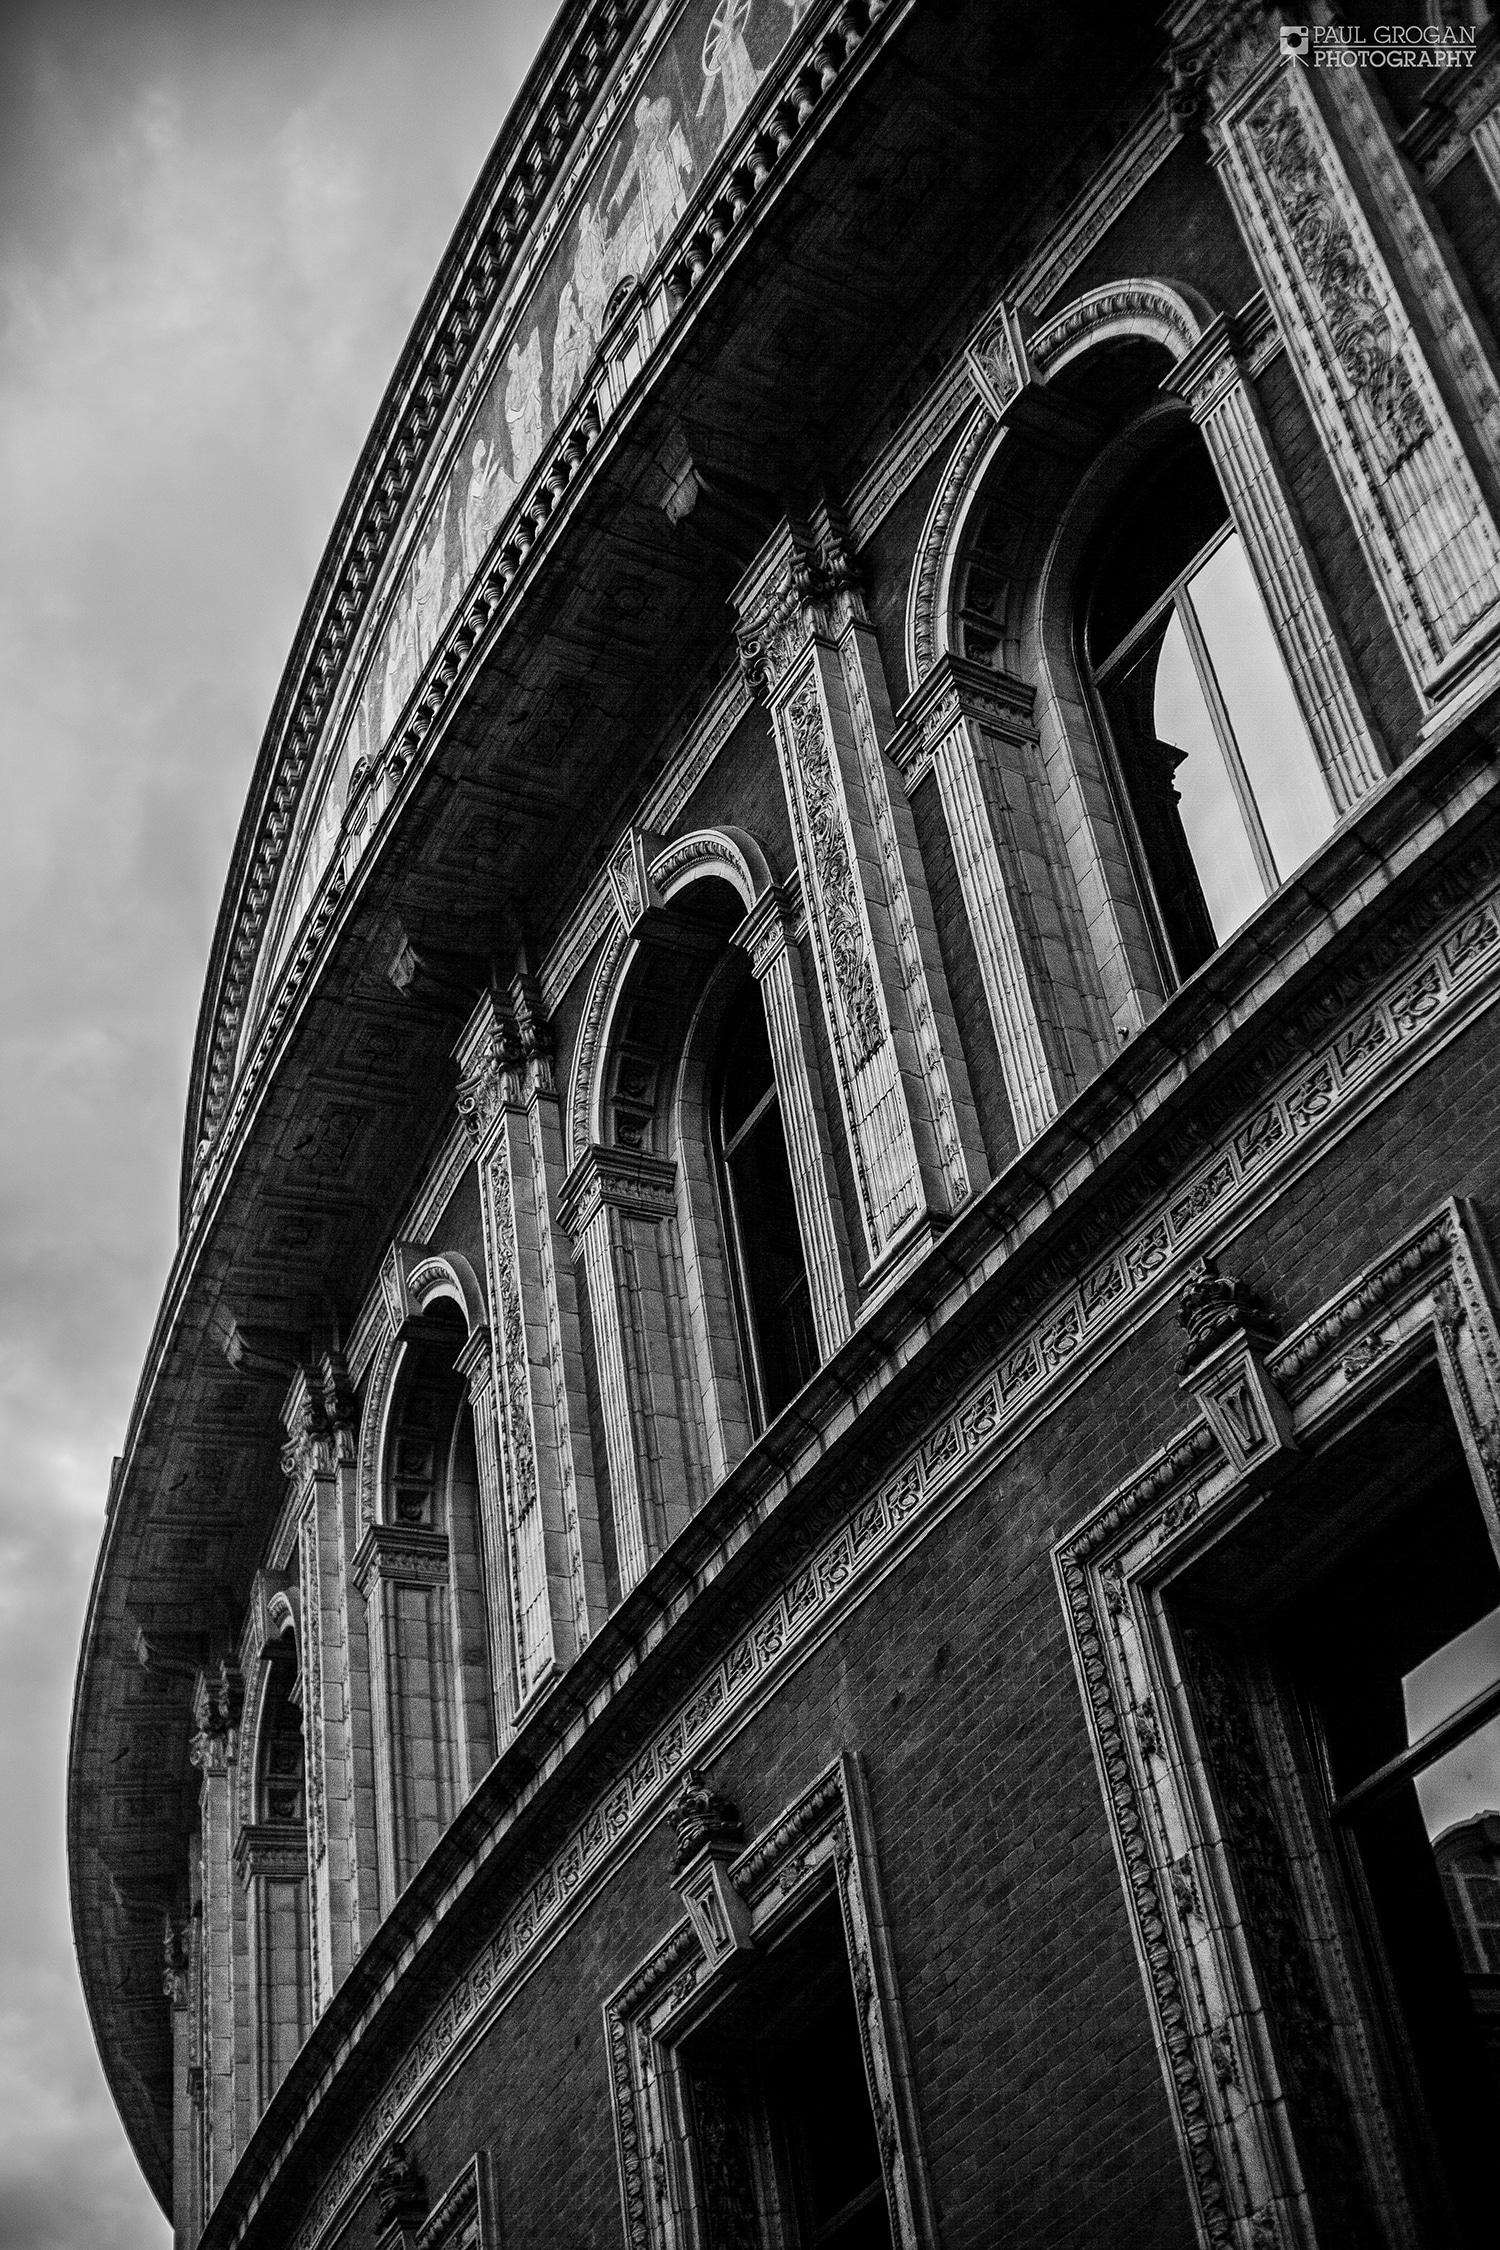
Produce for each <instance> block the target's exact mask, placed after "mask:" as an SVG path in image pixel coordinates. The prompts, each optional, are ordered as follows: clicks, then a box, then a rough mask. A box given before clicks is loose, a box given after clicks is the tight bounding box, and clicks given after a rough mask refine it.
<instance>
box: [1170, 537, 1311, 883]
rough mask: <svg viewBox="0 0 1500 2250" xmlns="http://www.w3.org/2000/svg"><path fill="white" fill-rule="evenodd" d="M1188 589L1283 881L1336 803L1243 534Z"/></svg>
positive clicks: (1217, 553)
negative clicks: (1248, 558) (1320, 766)
mask: <svg viewBox="0 0 1500 2250" xmlns="http://www.w3.org/2000/svg"><path fill="white" fill-rule="evenodd" d="M1188 592H1189V594H1190V596H1191V599H1192V603H1193V607H1194V609H1195V610H1196V611H1197V613H1198V622H1199V624H1200V625H1201V627H1202V629H1203V638H1204V640H1205V641H1206V642H1207V643H1208V650H1209V654H1210V656H1211V657H1212V658H1213V665H1214V671H1215V673H1216V675H1217V677H1218V682H1219V692H1220V694H1221V695H1222V696H1223V698H1224V702H1225V706H1226V708H1227V709H1228V712H1229V720H1230V724H1231V725H1232V727H1233V728H1234V736H1235V741H1236V743H1237V744H1238V746H1239V753H1240V756H1241V758H1242V759H1243V760H1244V764H1245V771H1246V773H1247V775H1248V776H1249V780H1250V788H1251V791H1252V793H1253V795H1254V798H1255V802H1256V806H1257V809H1258V810H1259V813H1260V817H1261V820H1262V822H1263V823H1264V826H1265V830H1266V835H1267V837H1268V838H1269V840H1270V845H1271V853H1272V856H1273V858H1274V859H1275V861H1276V869H1277V873H1278V874H1279V875H1280V877H1281V879H1282V881H1283V882H1285V880H1286V878H1287V876H1288V875H1290V874H1291V872H1292V870H1293V868H1294V867H1300V866H1301V864H1302V862H1303V860H1305V859H1306V858H1307V857H1308V855H1309V854H1310V853H1311V852H1314V851H1316V850H1317V848H1318V846H1319V844H1321V843H1322V841H1323V839H1324V837H1325V836H1326V835H1328V833H1329V831H1330V830H1331V829H1332V827H1333V803H1332V800H1331V798H1330V797H1329V794H1328V791H1327V788H1326V787H1325V785H1324V781H1323V776H1322V774H1321V772H1320V771H1319V769H1318V761H1317V758H1316V757H1315V755H1314V753H1313V746H1312V744H1311V742H1310V741H1309V740H1308V737H1307V729H1306V727H1305V726H1304V725H1303V724H1302V715H1301V713H1300V712H1299V711H1298V709H1297V699H1296V697H1295V696H1294V695H1293V693H1292V683H1291V681H1290V680H1289V679H1288V678H1287V674H1286V667H1285V665H1284V664H1283V663H1282V661H1281V651H1280V650H1279V649H1278V648H1277V646H1276V641H1275V637H1274V635H1273V634H1272V631H1271V623H1270V619H1269V618H1268V617H1267V616H1266V612H1265V608H1264V605H1263V604H1262V602H1261V598H1260V595H1259V593H1258V591H1257V590H1256V585H1255V581H1254V579H1253V578H1252V577H1251V575H1250V565H1249V563H1248V562H1247V561H1246V559H1245V550H1244V548H1243V547H1242V545H1241V544H1240V540H1239V536H1238V534H1237V533H1236V534H1232V535H1231V536H1230V537H1229V538H1228V539H1226V540H1225V541H1224V543H1223V545H1222V546H1221V547H1217V548H1215V550H1214V552H1213V554H1211V555H1210V556H1209V558H1208V560H1207V562H1206V563H1204V565H1203V567H1202V568H1201V570H1199V571H1197V572H1196V573H1195V574H1194V576H1193V577H1192V578H1191V579H1190V580H1189V582H1188Z"/></svg>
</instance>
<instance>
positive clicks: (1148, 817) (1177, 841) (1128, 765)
mask: <svg viewBox="0 0 1500 2250" xmlns="http://www.w3.org/2000/svg"><path fill="white" fill-rule="evenodd" d="M1083 588H1084V605H1083V617H1082V625H1083V654H1084V657H1085V660H1086V663H1087V667H1088V670H1089V672H1090V675H1091V677H1092V680H1093V683H1094V686H1095V688H1096V690H1097V692H1098V696H1099V701H1100V704H1101V705H1102V708H1103V712H1104V717H1105V720H1106V722H1107V729H1108V734H1109V739H1110V744H1111V747H1112V749H1113V751H1114V756H1115V761H1116V767H1117V773H1118V778H1119V781H1120V783H1121V784H1122V788H1123V794H1124V798H1125V801H1126V806H1127V808H1128V814H1129V825H1130V826H1131V827H1132V828H1133V830H1134V835H1135V841H1136V844H1137V846H1138V850H1139V856H1140V861H1141V869H1142V873H1143V875H1144V877H1145V888H1146V890H1147V892H1148V893H1149V897H1150V900H1151V903H1152V905H1153V907H1154V910H1155V919H1156V924H1157V933H1158V938H1159V941H1160V943H1161V945H1162V950H1163V952H1164V954H1165V956H1166V958H1165V961H1164V967H1165V968H1166V969H1167V971H1168V977H1169V981H1178V980H1180V979H1182V978H1184V977H1187V976H1190V975H1191V974H1192V972H1193V971H1194V969H1196V968H1197V967H1198V966H1199V964H1200V963H1201V962H1203V961H1205V960H1206V959H1207V958H1208V956H1209V955H1210V954H1211V953H1213V952H1214V951H1215V950H1216V949H1217V948H1218V947H1219V946H1221V945H1223V944H1224V943H1225V942H1226V941H1227V940H1228V939H1229V938H1230V937H1232V936H1233V935H1234V933H1235V931H1236V930H1238V929H1239V928H1241V927H1242V925H1243V924H1244V923H1245V922H1246V921H1247V920H1248V919H1249V917H1250V916H1251V915H1252V914H1253V913H1254V912H1255V910H1256V908H1257V907H1259V906H1260V905H1261V904H1262V903H1263V902H1264V900H1266V899H1267V898H1269V896H1270V895H1271V893H1272V892H1273V891H1274V890H1276V889H1277V888H1278V887H1279V886H1280V885H1281V884H1282V883H1284V882H1285V881H1286V880H1287V877H1288V876H1289V875H1290V874H1291V873H1292V872H1293V870H1294V869H1295V868H1296V867H1298V866H1300V864H1301V863H1302V861H1303V860H1305V859H1306V858H1307V857H1308V855H1309V854H1310V853H1311V852H1313V851H1315V850H1316V849H1317V847H1318V845H1319V844H1321V843H1322V841H1323V839H1324V838H1325V837H1326V836H1327V835H1328V833H1329V831H1330V830H1331V829H1332V827H1333V824H1334V809H1333V803H1332V800H1331V799H1330V797H1329V794H1328V789H1327V786H1326V784H1325V782H1324V780H1323V776H1322V773H1321V770H1320V769H1319V766H1318V761H1317V758H1316V755H1315V753H1314V751H1313V747H1312V744H1311V742H1310V741H1309V739H1308V734H1307V729H1306V727H1305V726H1304V725H1303V722H1302V717H1301V714H1300V712H1299V710H1298V708H1297V700H1296V697H1295V695H1294V693H1293V690H1292V685H1291V681H1290V679H1289V678H1288V676H1287V672H1286V667H1285V665H1284V664H1283V662H1282V660H1281V654H1280V651H1279V649H1278V648H1277V645H1276V639H1275V635H1274V634H1273V632H1272V630H1271V623H1270V620H1269V618H1268V617H1267V615H1266V611H1265V606H1264V604H1263V603H1262V601H1261V598H1260V594H1259V591H1258V590H1257V588H1256V585H1255V581H1254V579H1253V577H1252V575H1251V572H1250V566H1249V563H1248V561H1247V559H1246V556H1245V551H1244V548H1243V546H1242V544H1241V542H1240V538H1239V535H1238V533H1237V532H1236V531H1235V529H1234V527H1233V524H1232V523H1231V522H1230V519H1229V512H1228V509H1227V508H1226V506H1225V503H1224V496H1223V493H1222V492H1221V491H1220V488H1219V484H1218V480H1217V478H1216V477H1215V475H1214V471H1213V467H1212V464H1211V463H1210V461H1209V458H1208V454H1207V452H1206V450H1205V448H1204V446H1203V442H1202V440H1201V439H1200V438H1199V437H1198V435H1197V433H1196V431H1194V432H1191V433H1189V434H1187V435H1186V436H1184V437H1181V438H1179V439H1178V440H1177V441H1176V442H1175V443H1173V444H1172V445H1170V446H1169V447H1168V448H1167V450H1166V451H1165V452H1162V453H1158V454H1157V455H1156V457H1155V459H1154V460H1152V461H1151V462H1149V463H1148V464H1147V465H1146V466H1145V467H1144V469H1143V470H1141V471H1140V472H1138V473H1137V475H1136V476H1135V478H1134V479H1133V480H1132V482H1131V483H1130V484H1129V485H1128V486H1127V488H1126V489H1125V491H1124V492H1123V493H1122V494H1121V496H1120V497H1119V499H1118V500H1117V502H1116V503H1115V505H1114V507H1113V508H1112V509H1111V510H1110V512H1109V514H1108V515H1107V517H1106V518H1105V520H1104V521H1103V523H1102V524H1101V526H1100V529H1099V532H1098V534H1097V536H1096V539H1095V542H1094V547H1093V554H1092V558H1091V563H1090V565H1089V567H1088V568H1087V569H1086V571H1085V575H1084V580H1083Z"/></svg>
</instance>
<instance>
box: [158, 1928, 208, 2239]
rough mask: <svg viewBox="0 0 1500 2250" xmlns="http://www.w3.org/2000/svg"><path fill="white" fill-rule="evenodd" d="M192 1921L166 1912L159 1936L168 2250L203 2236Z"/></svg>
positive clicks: (201, 2155)
mask: <svg viewBox="0 0 1500 2250" xmlns="http://www.w3.org/2000/svg"><path fill="white" fill-rule="evenodd" d="M193 1951H194V1931H193V1917H192V1916H191V1915H188V1916H185V1917H183V1918H182V1919H181V1920H179V1919H178V1918H177V1917H176V1916H174V1915H172V1914H168V1915H167V1916H166V1917H165V1926H164V1928H163V1932H162V1979H161V1988H162V1994H163V1997H164V1998H165V2000H166V2002H167V2006H168V2008H169V2009H170V2011H171V2018H172V2250H192V2246H193V2244H194V2243H196V2241H197V2239H198V2236H199V2234H200V2233H201V2232H202V2227H203V2219H202V2213H201V2211H200V2209H199V2201H200V2191H201V2180H202V2163H203V2151H202V2135H201V2119H202V2109H201V2102H200V2099H199V2097H198V2088H197V2084H196V2080H197V2078H198V2073H197V2072H196V2070H195V2068H194V2065H195V2063H196V2061H197V2045H198V2042H197V2039H196V2037H195V2031H194V2023H193V2015H194V2007H195V2002H196V1997H197V1994H196V1977H195V1974H194V1970H195V1966H196V1964H195V1962H194V1958H193Z"/></svg>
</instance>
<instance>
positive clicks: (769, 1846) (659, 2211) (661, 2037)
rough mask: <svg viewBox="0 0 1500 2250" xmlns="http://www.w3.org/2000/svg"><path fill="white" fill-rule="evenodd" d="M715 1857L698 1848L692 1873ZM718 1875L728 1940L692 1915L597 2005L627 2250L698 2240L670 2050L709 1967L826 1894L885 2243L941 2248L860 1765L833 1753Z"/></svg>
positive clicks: (702, 1997) (700, 1994) (696, 2013)
mask: <svg viewBox="0 0 1500 2250" xmlns="http://www.w3.org/2000/svg"><path fill="white" fill-rule="evenodd" d="M709 1849H711V1847H709V1846H706V1845H705V1846H703V1847H700V1850H699V1855H698V1861H697V1862H695V1865H698V1864H699V1863H701V1862H702V1861H703V1860H704V1858H705V1855H706V1853H707V1852H708V1850H709ZM689 1873H691V1870H689ZM716 1873H717V1875H718V1877H719V1882H720V1886H721V1890H722V1893H723V1894H724V1897H725V1900H726V1902H727V1903H726V1905H725V1907H724V1908H723V1909H722V1911H723V1912H724V1913H725V1915H726V1917H727V1916H730V1915H732V1917H733V1929H734V1932H735V1935H734V1937H732V1938H731V1937H729V1936H728V1935H725V1937H724V1939H723V1942H720V1939H719V1936H718V1934H717V1930H716V1927H715V1923H714V1921H713V1919H712V1915H713V1912H714V1911H715V1909H713V1908H711V1910H710V1921H709V1925H708V1928H709V1934H708V1937H707V1940H706V1942H705V1940H704V1936H703V1927H702V1925H701V1924H700V1921H699V1916H698V1915H697V1914H696V1913H693V1912H691V1911H690V1917H689V1920H688V1921H687V1922H686V1923H680V1924H679V1925H678V1926H677V1928H676V1929H675V1930H673V1931H672V1932H671V1933H670V1934H669V1935H668V1936H667V1937H666V1938H665V1939H664V1940H663V1942H662V1943H661V1944H660V1945H659V1946H658V1947H657V1948H656V1950H655V1951H654V1952H653V1953H652V1954H651V1955H650V1956H649V1957H648V1958H647V1959H646V1960H645V1961H644V1962H643V1963H642V1964H641V1966H640V1967H639V1968H638V1969H637V1970H636V1971H635V1972H634V1973H633V1975H632V1976H631V1977H630V1978H629V1979H627V1981H626V1982H625V1984H624V1985H622V1986H621V1987H620V1988H619V1990H617V1991H616V1992H615V1993H613V1994H612V1995H611V1997H610V1998H609V1999H608V2000H607V2001H606V2002H605V2007H604V2029H605V2039H606V2042H607V2051H608V2055H609V2061H610V2080H611V2093H612V2096H613V2100H614V2109H615V2136H616V2147H617V2149H618V2151H619V2162H620V2196H621V2204H622V2207H623V2212H624V2219H625V2239H626V2243H627V2245H628V2250H686V2245H687V2244H688V2242H689V2241H690V2240H695V2239H696V2235H690V2234H689V2231H688V2219H687V2207H688V2205H689V2204H690V2202H691V2200H692V2195H693V2190H692V2183H691V2181H690V2179H689V2178H688V2177H687V2176H686V2173H685V2170H684V2158H685V2151H684V2150H683V2148H682V2146H681V2143H680V2140H679V2138H678V2136H677V2134H676V2132H675V2131H674V2129H673V2126H672V2123H671V2120H672V2118H673V2117H674V2116H675V2114H676V2099H680V2098H681V2096H682V2094H683V2093H685V2091H686V2089H685V2088H684V2087H683V2086H682V2085H681V2083H680V2081H681V2065H680V2063H679V2061H678V2059H677V2054H676V2047H677V2043H678V2041H679V2040H680V2038H681V2037H682V2035H683V2033H684V2032H685V2031H686V2030H687V2029H688V2027H689V2026H690V2025H692V2024H695V2023H697V2022H700V2021H701V2020H702V2019H703V2016H704V2013H705V2010H706V2009H707V2008H710V2007H711V2006H712V2003H713V1998H714V1994H715V1992H716V1989H717V1980H715V1979H713V1978H712V1977H711V1974H710V1972H711V1971H712V1970H713V1969H714V1968H716V1967H719V1966H720V1965H721V1964H722V1962H723V1961H724V1960H725V1959H726V1958H727V1957H728V1956H729V1955H730V1954H731V1953H732V1954H733V1955H734V1956H735V1957H736V1958H737V1960H738V1961H739V1962H740V1963H741V1964H743V1962H744V1960H745V1959H747V1958H748V1957H749V1956H751V1955H753V1954H758V1953H762V1952H764V1951H765V1950H767V1949H768V1948H772V1947H774V1945H775V1943H776V1941H777V1937H778V1934H779V1933H780V1931H781V1930H782V1929H783V1928H786V1927H789V1926H791V1925H792V1924H794V1923H795V1922H796V1921H798V1920H800V1919H801V1917H802V1916H803V1915H804V1914H805V1913H806V1912H807V1911H808V1909H809V1907H810V1906H812V1905H813V1904H814V1903H816V1902H817V1901H818V1900H819V1899H822V1898H831V1899H833V1900H835V1901H836V1902H837V1905H838V1908H839V1916H840V1920H841V1922H842V1925H843V1931H844V1940H845V1944H846V1947H847V1950H848V1961H849V1974H850V1982H851V1984H852V1986H853V1990H854V2003H855V2010H856V2015H857V2019H858V2023H859V2033H860V2046H861V2051H862V2054H863V2058H864V2065H865V2078H866V2083H867V2086H868V2089H869V2095H870V2107H871V2110H872V2112H873V2116H874V2123H875V2131H876V2138H877V2141H878V2144H879V2148H880V2158H881V2169H882V2175H883V2180H884V2186H885V2198H886V2209H887V2213H888V2215H889V2219H890V2225H891V2236H892V2240H893V2242H894V2243H895V2244H896V2246H897V2250H935V2245H936V2242H937V2229H936V2222H935V2216H934V2212H933V2208H932V2201H931V2195H930V2190H929V2188H928V2183H927V2175H926V2167H925V2164H924V2161H923V2157H922V2149H921V2140H920V2133H919V2128H918V2119H917V2109H916V2102H915V2097H914V2090H913V2085H912V2078H911V2067H910V2062H909V2059H908V2056H907V2051H906V2040H905V2033H904V2027H903V2024H902V2017H901V2003H900V1995H899V1992H898V1989H897V1986H896V1981H895V1972H894V1963H893V1960H892V1956H891V1951H890V1942H889V1936H888V1933H887V1929H886V1922H885V1914H884V1910H883V1906H882V1903H881V1898H880V1887H879V1877H878V1873H877V1869H876V1860H875V1848H874V1836H873V1832H872V1829H871V1825H870V1817H869V1808H868V1804H867V1801H866V1799H865V1794H864V1788H863V1782H862V1779H861V1776H860V1772H859V1769H858V1766H857V1764H856V1762H855V1760H854V1759H853V1758H851V1757H848V1756H845V1757H843V1758H841V1759H840V1761H839V1763H838V1764H837V1765H835V1766H833V1767H831V1768H830V1769H829V1771H828V1772H827V1773H825V1774H823V1775H822V1776H821V1777H820V1778H819V1779H818V1780H817V1781H815V1782H814V1783H813V1784H812V1786H811V1788H809V1789H808V1790H806V1791H804V1793H803V1795H802V1796H801V1797H800V1798H798V1799H797V1800H796V1801H795V1802H794V1803H793V1804H792V1805H790V1806H789V1807H788V1808H787V1810H786V1811H785V1812H784V1813H783V1814H782V1816H781V1817H780V1818H779V1819H778V1820H777V1821H775V1822H774V1823H773V1824H772V1825H771V1827H770V1828H768V1829H767V1830H765V1831H764V1832H763V1833H762V1835H761V1836H760V1837H758V1838H757V1839H756V1841H755V1842H754V1843H752V1844H751V1846H750V1847H749V1849H748V1850H746V1851H743V1852H741V1853H740V1855H739V1856H738V1858H731V1857H730V1856H728V1854H726V1855H725V1857H724V1858H723V1860H722V1862H721V1863H720V1864H719V1865H718V1867H717V1869H716ZM704 1880H705V1883H706V1881H707V1877H706V1875H705V1877H704ZM679 1887H680V1884H679ZM717 1897H718V1894H717V1893H716V1894H715V1898H716V1900H717ZM750 1973H752V1974H753V1971H751V1972H750ZM674 2097H676V2099H674Z"/></svg>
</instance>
